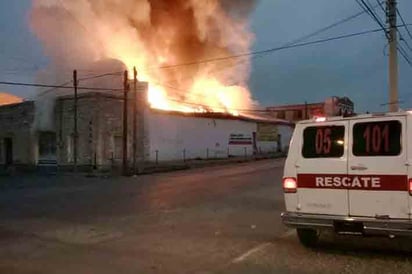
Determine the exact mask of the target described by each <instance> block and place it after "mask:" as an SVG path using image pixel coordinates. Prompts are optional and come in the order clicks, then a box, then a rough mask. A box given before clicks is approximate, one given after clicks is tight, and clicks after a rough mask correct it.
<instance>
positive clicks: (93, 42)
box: [32, 0, 255, 114]
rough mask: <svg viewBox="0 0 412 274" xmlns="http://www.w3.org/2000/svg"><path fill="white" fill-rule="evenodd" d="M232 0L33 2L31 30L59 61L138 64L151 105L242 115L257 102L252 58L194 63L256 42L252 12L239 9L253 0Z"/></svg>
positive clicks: (162, 107)
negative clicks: (251, 86)
mask: <svg viewBox="0 0 412 274" xmlns="http://www.w3.org/2000/svg"><path fill="white" fill-rule="evenodd" d="M226 2H228V1H221V0H209V1H198V0H124V1H116V0H88V1H86V0H76V1H73V0H33V9H32V27H33V29H34V31H35V33H36V34H37V36H38V37H39V38H40V40H41V41H42V42H43V44H44V45H45V49H46V51H47V52H48V53H49V55H51V56H52V58H53V60H54V62H55V63H60V64H65V65H66V66H69V65H73V66H75V65H76V66H78V65H79V64H84V65H85V66H87V64H89V63H91V62H96V61H99V60H104V59H108V58H110V59H117V60H120V61H121V62H123V63H124V64H125V66H126V67H127V68H128V69H129V70H130V71H132V69H133V67H137V69H138V75H139V76H138V77H139V80H140V81H147V82H148V83H149V95H148V98H149V103H150V105H151V106H152V107H153V108H158V109H165V110H178V111H185V112H199V111H200V112H205V111H217V112H230V113H233V114H238V112H239V111H238V110H239V109H246V108H251V107H252V106H253V105H254V104H255V102H254V101H253V100H252V98H251V94H250V92H249V90H248V89H247V81H248V77H249V65H250V61H249V60H248V59H243V60H242V62H237V61H236V60H230V59H229V60H225V61H219V62H199V63H198V64H196V60H205V59H210V58H214V57H221V56H228V55H231V54H233V53H235V52H236V53H238V52H247V51H248V50H249V48H250V46H251V43H252V40H253V35H252V34H251V33H250V32H249V29H248V19H247V14H244V13H242V12H240V11H239V10H244V8H245V5H246V4H244V2H249V3H251V2H253V1H242V0H233V1H232V2H233V3H234V2H236V5H233V4H230V5H229V4H225V3H226ZM228 5H229V6H228ZM79 26H80V27H81V28H82V29H81V30H79ZM193 61H195V62H193ZM192 62H193V64H191V65H181V66H176V67H173V68H164V67H165V66H166V67H167V66H170V65H174V64H187V63H192ZM162 67H163V68H162ZM130 75H132V74H130Z"/></svg>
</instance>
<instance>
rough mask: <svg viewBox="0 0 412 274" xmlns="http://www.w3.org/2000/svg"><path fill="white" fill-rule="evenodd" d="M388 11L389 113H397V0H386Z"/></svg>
mask: <svg viewBox="0 0 412 274" xmlns="http://www.w3.org/2000/svg"><path fill="white" fill-rule="evenodd" d="M386 10H387V17H388V18H387V19H388V24H389V111H391V112H396V111H398V110H399V99H398V38H397V29H396V27H397V26H396V0H386Z"/></svg>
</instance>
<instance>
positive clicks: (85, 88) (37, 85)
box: [0, 81, 123, 91]
mask: <svg viewBox="0 0 412 274" xmlns="http://www.w3.org/2000/svg"><path fill="white" fill-rule="evenodd" d="M0 85H8V86H25V87H40V88H61V89H72V88H73V87H68V86H65V85H48V84H33V83H21V82H7V81H0ZM78 89H79V90H90V91H93V90H94V91H123V89H114V88H113V89H111V88H95V87H81V86H79V87H78Z"/></svg>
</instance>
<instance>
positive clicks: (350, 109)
mask: <svg viewBox="0 0 412 274" xmlns="http://www.w3.org/2000/svg"><path fill="white" fill-rule="evenodd" d="M266 109H267V110H268V112H269V113H270V115H271V116H272V117H274V118H278V119H285V120H288V121H292V122H298V121H301V120H306V119H312V118H313V117H319V116H341V115H351V114H353V113H354V111H355V110H354V103H353V102H352V101H351V100H350V99H349V98H348V97H337V96H333V97H330V98H327V99H326V100H325V101H324V102H319V103H310V104H294V105H283V106H273V107H267V108H266Z"/></svg>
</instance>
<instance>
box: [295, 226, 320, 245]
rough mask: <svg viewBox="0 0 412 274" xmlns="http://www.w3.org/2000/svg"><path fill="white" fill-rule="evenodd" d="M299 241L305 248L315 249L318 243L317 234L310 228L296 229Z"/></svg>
mask: <svg viewBox="0 0 412 274" xmlns="http://www.w3.org/2000/svg"><path fill="white" fill-rule="evenodd" d="M296 231H297V233H298V238H299V241H300V243H301V244H302V245H304V246H305V247H315V246H316V245H317V243H318V242H319V233H318V231H316V230H315V229H311V228H297V229H296Z"/></svg>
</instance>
